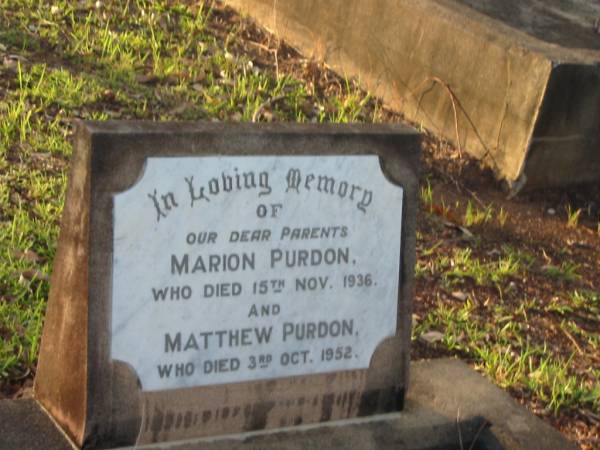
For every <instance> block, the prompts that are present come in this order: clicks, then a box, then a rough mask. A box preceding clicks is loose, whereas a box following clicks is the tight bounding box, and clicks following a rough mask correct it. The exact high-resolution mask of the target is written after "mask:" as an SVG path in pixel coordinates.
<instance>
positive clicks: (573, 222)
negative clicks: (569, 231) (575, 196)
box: [567, 204, 582, 228]
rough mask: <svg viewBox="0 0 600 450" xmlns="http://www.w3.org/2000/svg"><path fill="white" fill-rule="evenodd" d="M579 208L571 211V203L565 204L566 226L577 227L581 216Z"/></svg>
mask: <svg viewBox="0 0 600 450" xmlns="http://www.w3.org/2000/svg"><path fill="white" fill-rule="evenodd" d="M581 211H582V210H581V208H580V209H577V210H575V211H573V210H572V209H571V205H570V204H569V205H567V228H577V225H578V224H579V218H580V217H581Z"/></svg>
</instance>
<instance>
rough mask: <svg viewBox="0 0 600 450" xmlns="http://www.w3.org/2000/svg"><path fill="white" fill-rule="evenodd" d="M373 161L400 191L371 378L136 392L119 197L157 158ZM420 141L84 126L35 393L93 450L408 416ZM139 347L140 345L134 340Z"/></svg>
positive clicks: (352, 130)
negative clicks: (117, 339)
mask: <svg viewBox="0 0 600 450" xmlns="http://www.w3.org/2000/svg"><path fill="white" fill-rule="evenodd" d="M208 153H210V154H212V155H215V154H218V155H232V156H234V155H235V156H240V155H321V156H323V155H365V154H374V155H377V156H378V157H379V159H380V165H381V169H382V172H383V173H384V174H385V176H386V177H387V178H388V179H389V180H391V181H392V182H394V183H396V184H398V185H400V186H402V188H403V190H404V198H403V203H404V207H403V210H402V219H401V223H402V236H401V243H402V244H401V245H402V248H401V251H400V257H401V261H400V274H399V276H400V280H401V281H400V285H399V299H398V313H397V316H398V318H397V331H396V335H395V336H394V337H393V338H390V339H387V340H385V341H384V342H382V343H381V345H380V346H379V347H378V349H377V350H376V352H375V353H374V355H373V357H372V359H371V363H370V366H369V368H368V369H366V370H351V371H340V372H333V373H325V374H316V375H302V376H292V377H287V378H277V379H268V380H257V381H250V382H240V383H232V384H225V385H213V386H204V387H194V388H183V389H173V390H168V391H149V392H147V391H144V392H142V391H140V389H139V388H138V381H137V376H136V374H135V372H133V371H132V370H131V368H130V367H129V366H128V365H127V364H123V363H120V362H114V361H111V359H110V318H111V311H110V305H111V273H112V271H111V267H112V266H111V264H112V246H113V234H112V233H113V229H112V223H113V222H112V208H113V195H114V194H115V193H118V192H123V191H125V190H126V189H128V188H129V187H130V186H132V185H133V184H134V183H135V182H136V180H137V179H138V177H139V176H140V174H141V173H142V169H143V166H144V164H145V161H146V159H147V158H148V157H157V156H201V155H206V154H208ZM419 154H420V137H419V135H418V134H417V133H416V132H414V131H413V130H412V129H409V128H407V127H404V126H400V125H301V124H260V125H257V124H224V123H149V122H116V121H115V122H79V123H78V124H77V131H76V134H75V148H74V152H73V157H72V163H71V164H72V168H71V175H70V182H69V188H68V191H67V196H66V203H65V209H64V212H63V219H62V228H61V234H60V238H59V246H58V250H57V254H56V257H55V262H54V272H53V275H52V282H51V292H50V296H49V304H48V310H47V315H46V323H45V327H44V333H43V338H42V346H41V352H40V359H39V365H38V371H37V377H36V382H35V396H36V398H37V399H38V401H39V402H40V403H41V404H42V405H43V406H44V407H45V408H46V409H47V411H48V412H49V413H50V414H51V415H52V416H53V417H54V419H55V420H56V421H57V422H58V423H59V424H60V426H61V427H62V428H63V429H64V430H65V431H66V432H67V434H68V435H69V436H70V437H71V439H72V440H73V441H74V442H75V443H76V444H77V445H79V446H81V447H85V448H107V447H110V446H118V445H133V444H145V443H152V442H162V441H171V440H181V439H187V438H193V437H200V436H215V435H222V434H229V433H239V432H245V431H256V430H262V429H266V428H277V427H283V426H294V425H299V424H305V423H318V422H326V421H329V420H337V419H344V418H350V417H358V416H366V415H371V414H377V413H384V412H390V411H396V410H400V409H401V408H402V404H403V400H404V394H405V391H406V389H407V380H408V366H409V358H410V354H409V347H410V327H411V300H412V297H413V286H414V281H413V278H414V264H415V227H416V215H417V201H418V186H419V183H418V177H419ZM132 345H135V343H132Z"/></svg>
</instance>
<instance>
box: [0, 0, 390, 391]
mask: <svg viewBox="0 0 600 450" xmlns="http://www.w3.org/2000/svg"><path fill="white" fill-rule="evenodd" d="M226 14H227V13H226V12H224V11H223V10H221V9H216V10H215V9H213V8H212V7H211V5H210V4H207V3H203V2H169V1H166V0H163V1H152V2H150V1H143V0H134V1H130V2H117V1H107V2H96V3H95V2H78V3H77V2H67V1H58V2H54V3H53V4H52V5H49V4H47V3H45V2H40V1H37V0H36V1H34V0H5V1H4V2H3V4H2V8H0V23H2V27H1V28H0V44H2V46H3V47H0V48H6V54H7V55H13V57H12V59H11V60H10V64H9V65H5V66H3V67H2V68H1V69H0V70H1V71H0V218H1V220H0V255H1V261H0V296H1V297H0V336H2V340H1V341H0V377H1V378H3V379H8V380H15V379H20V378H22V377H24V376H26V375H27V374H29V373H31V372H32V371H34V370H35V363H36V358H37V349H38V346H39V340H40V332H41V327H42V320H43V313H44V309H45V302H46V298H47V294H48V275H49V274H50V273H51V265H52V259H53V257H54V252H55V246H56V239H57V234H58V224H59V218H60V213H61V210H62V205H63V201H64V191H65V187H66V181H67V180H66V171H67V168H68V159H69V157H70V152H71V144H70V134H71V123H70V121H71V120H72V119H75V118H84V119H95V120H106V119H111V118H120V119H151V120H219V121H221V120H229V121H252V120H254V121H274V120H278V121H280V120H283V121H297V122H307V121H310V122H331V121H334V122H351V121H357V120H361V121H371V122H372V121H378V120H379V114H380V111H379V110H378V108H379V107H378V106H377V105H376V103H375V102H374V101H373V99H371V97H370V96H369V95H368V94H366V93H364V92H362V91H361V90H360V89H358V85H357V83H356V82H355V81H353V80H349V79H343V78H339V77H338V78H336V79H333V80H332V83H335V84H336V86H338V87H339V88H338V89H337V90H336V93H335V95H330V93H326V92H323V91H322V89H321V88H322V87H321V86H319V85H318V84H317V83H315V82H309V81H306V80H305V79H301V78H299V77H297V76H294V75H293V74H292V73H289V72H288V73H284V72H283V71H277V72H276V71H273V70H272V67H270V66H269V64H270V63H269V64H267V63H268V62H266V61H265V55H264V53H265V52H263V51H260V45H263V46H264V44H263V43H262V41H261V42H257V45H258V46H257V48H258V49H259V52H258V53H256V52H254V53H252V52H249V51H248V49H247V48H246V47H244V45H245V44H244V42H245V40H244V39H242V35H243V33H247V32H248V27H246V26H245V24H244V22H243V21H241V22H239V23H237V24H235V25H234V26H231V25H230V24H229V23H228V22H227V17H226ZM209 25H210V26H209ZM259 37H260V36H259ZM267 44H268V42H267ZM266 55H267V56H268V57H269V58H270V57H271V56H272V55H271V54H270V53H269V52H267V53H266ZM309 63H310V62H307V63H306V66H307V70H308V69H310V64H312V63H310V64H309ZM23 255H26V256H25V257H24V256H23ZM27 255H28V256H27ZM31 255H35V257H32V256H31ZM31 274H37V275H34V276H31Z"/></svg>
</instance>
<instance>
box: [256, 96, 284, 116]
mask: <svg viewBox="0 0 600 450" xmlns="http://www.w3.org/2000/svg"><path fill="white" fill-rule="evenodd" d="M284 98H285V95H277V96H275V97H271V98H270V99H268V100H267V101H266V102H264V103H262V104H261V105H260V106H259V107H258V108H257V109H256V111H254V114H252V122H256V121H257V120H258V119H259V117H260V115H261V114H262V112H263V110H264V109H265V108H266V107H267V106H269V105H272V104H273V103H275V102H278V101H279V100H283V99H284Z"/></svg>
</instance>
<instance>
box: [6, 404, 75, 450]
mask: <svg viewBox="0 0 600 450" xmlns="http://www.w3.org/2000/svg"><path fill="white" fill-rule="evenodd" d="M40 449H48V450H72V449H73V447H72V446H71V444H70V443H69V441H68V440H67V438H66V437H65V435H64V434H63V433H61V431H60V430H59V429H58V428H57V427H56V426H55V425H54V423H52V420H50V418H49V417H48V415H47V414H46V413H45V412H44V411H43V410H42V409H41V408H40V406H39V405H38V404H37V403H36V402H35V400H33V399H27V400H2V401H0V450H40Z"/></svg>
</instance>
